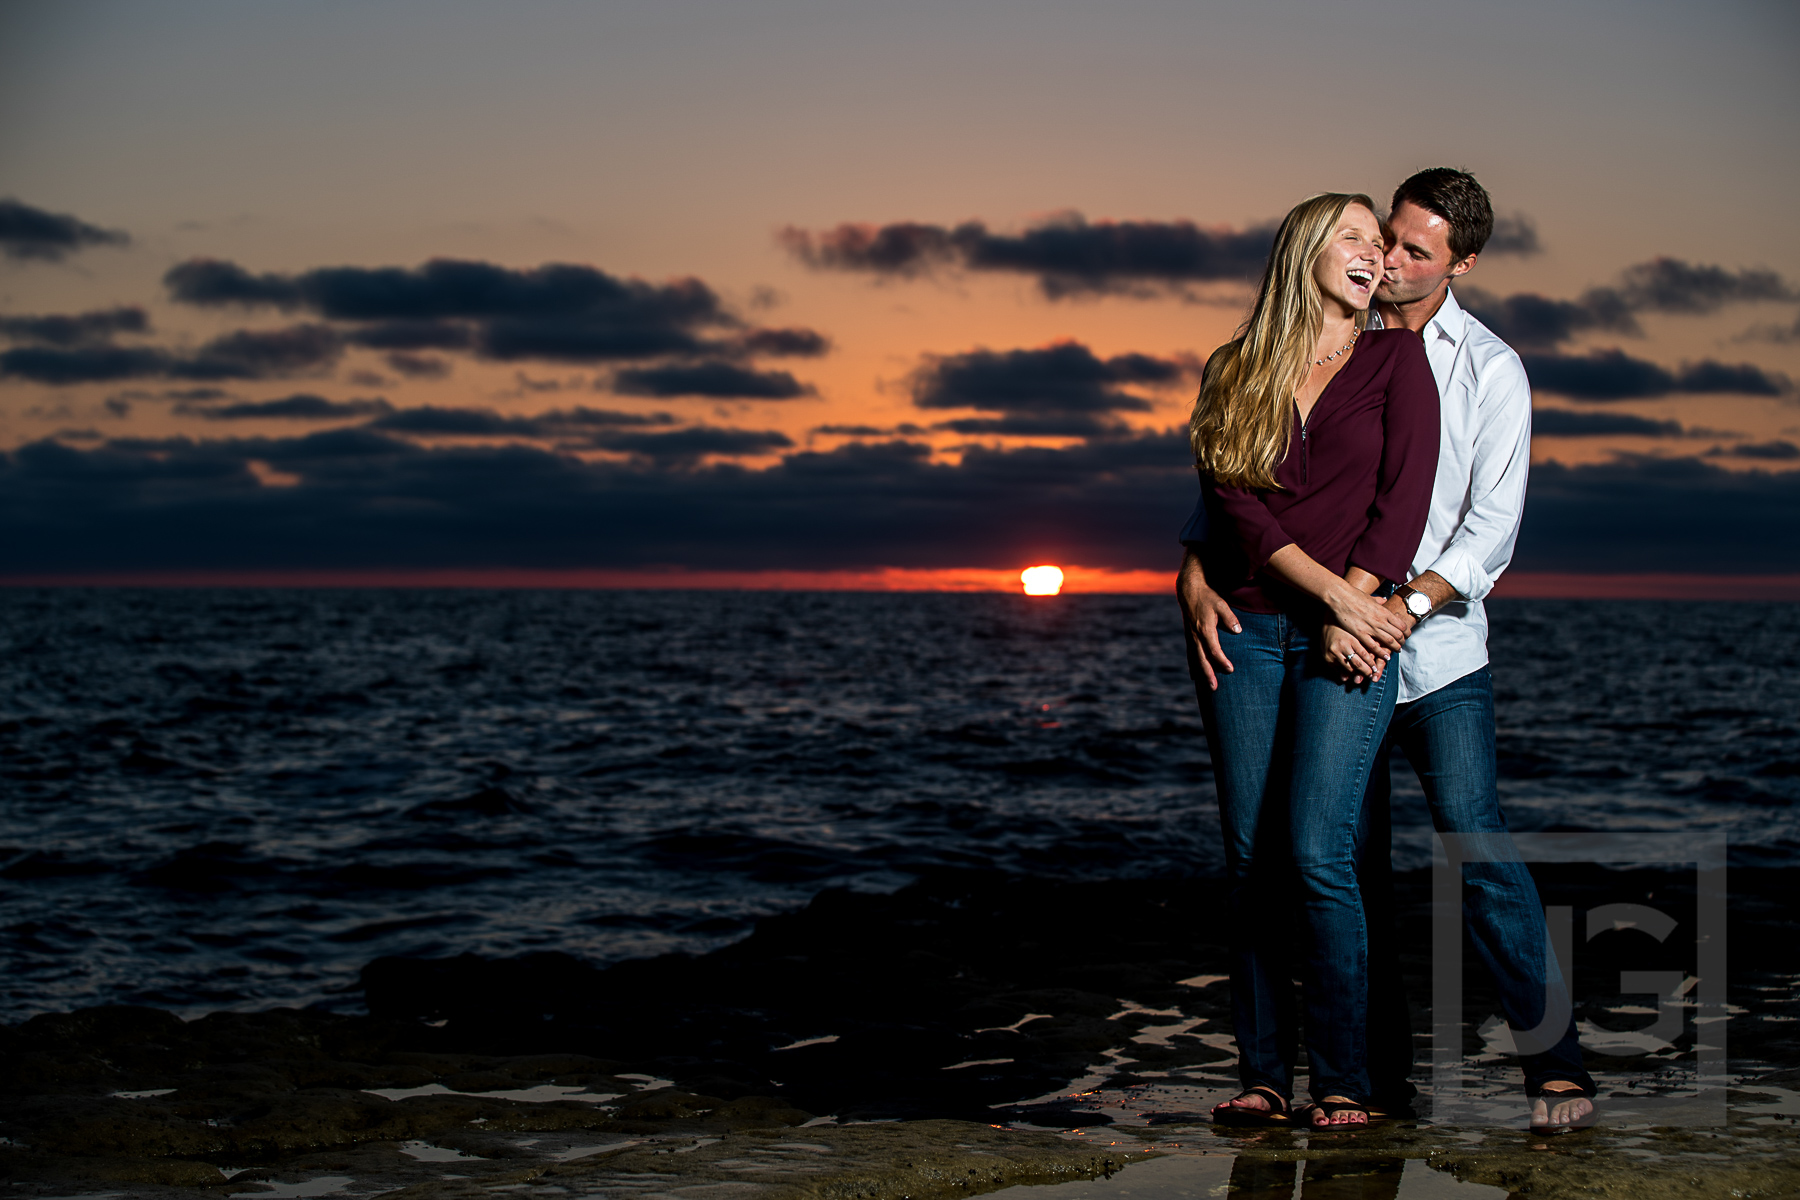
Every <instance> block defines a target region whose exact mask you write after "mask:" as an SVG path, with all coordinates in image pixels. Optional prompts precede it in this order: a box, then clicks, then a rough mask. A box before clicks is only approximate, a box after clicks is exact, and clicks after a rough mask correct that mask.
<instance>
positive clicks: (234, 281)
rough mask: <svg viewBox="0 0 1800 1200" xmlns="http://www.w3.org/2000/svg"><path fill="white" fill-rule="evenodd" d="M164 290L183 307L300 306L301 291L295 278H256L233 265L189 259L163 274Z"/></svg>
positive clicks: (213, 260)
mask: <svg viewBox="0 0 1800 1200" xmlns="http://www.w3.org/2000/svg"><path fill="white" fill-rule="evenodd" d="M163 286H164V287H165V288H167V289H168V290H169V295H170V296H171V297H173V298H174V299H176V300H179V301H181V302H182V303H184V304H199V305H206V306H210V307H218V306H221V305H239V306H242V307H246V308H253V307H257V306H260V305H273V306H274V307H277V308H298V307H299V306H300V289H299V287H298V285H296V284H295V282H294V281H293V279H292V278H290V277H288V276H285V275H253V274H251V273H250V272H249V271H246V270H245V269H244V268H242V267H240V266H238V265H237V264H236V263H234V262H225V261H223V260H221V259H216V258H190V259H189V260H188V261H186V262H184V263H177V264H175V265H174V266H172V267H170V268H169V269H168V271H166V272H165V273H164V274H163Z"/></svg>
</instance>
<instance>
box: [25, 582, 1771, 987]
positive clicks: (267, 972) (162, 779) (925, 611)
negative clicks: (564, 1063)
mask: <svg viewBox="0 0 1800 1200" xmlns="http://www.w3.org/2000/svg"><path fill="white" fill-rule="evenodd" d="M1491 611H1492V615H1493V622H1494V628H1493V637H1492V651H1493V656H1494V671H1495V679H1496V697H1497V703H1498V714H1499V715H1498V721H1499V739H1500V740H1499V746H1500V767H1501V788H1502V793H1503V796H1504V798H1505V801H1506V805H1507V811H1508V814H1509V817H1510V819H1511V821H1512V824H1513V827H1514V828H1515V829H1521V830H1548V829H1604V830H1623V829H1639V830H1656V831H1668V830H1706V831H1709V832H1723V833H1724V834H1725V835H1726V836H1727V837H1728V838H1729V839H1730V842H1731V846H1732V856H1733V860H1734V861H1735V862H1738V863H1743V864H1756V865H1794V864H1800V820H1797V819H1796V815H1795V802H1796V800H1800V638H1797V637H1796V636H1795V629H1796V628H1797V627H1800V605H1792V604H1786V605H1782V604H1743V605H1704V604H1687V603H1660V602H1630V603H1621V602H1552V601H1513V602H1507V601H1499V602H1496V603H1494V604H1493V605H1492V606H1491ZM1395 777H1396V782H1397V784H1398V785H1399V787H1398V791H1397V796H1396V823H1397V824H1398V825H1402V826H1423V825H1425V824H1426V823H1427V818H1426V815H1425V811H1424V806H1423V803H1422V801H1421V799H1420V797H1419V795H1418V792H1417V788H1416V786H1414V785H1413V783H1412V780H1411V776H1410V773H1409V772H1408V771H1407V770H1406V768H1405V767H1404V764H1400V765H1399V766H1398V767H1397V770H1396V776H1395ZM1216 821H1217V811H1216V805H1215V801H1214V797H1213V792H1212V785H1211V776H1210V769H1209V765H1208V756H1207V752H1206V747H1205V743H1204V739H1203V737H1202V735H1201V731H1200V725H1199V720H1198V717H1197V714H1196V712H1195V706H1194V700H1193V692H1192V686H1191V684H1190V683H1189V681H1188V679H1187V675H1186V669H1185V663H1184V659H1183V654H1182V648H1181V642H1180V632H1179V624H1178V618H1177V615H1176V612H1175V607H1174V603H1173V600H1172V599H1170V598H1167V597H1161V596H1064V597H1059V598H1056V599H1054V600H1027V599H1025V598H1023V597H1016V596H1001V595H937V594H924V595H921V594H886V595H881V594H854V593H833V594H802V593H743V592H674V593H670V592H662V593H657V592H523V591H258V590H211V591H179V590H145V591H133V590H107V589H94V590H28V589H14V590H6V591H0V1019H6V1020H17V1019H20V1018H22V1017H25V1016H29V1015H31V1014H33V1013H37V1012H43V1011H48V1010H56V1009H67V1008H71V1007H76V1006H81V1005H90V1004H97V1003H133V1004H151V1005H157V1006H160V1007H165V1008H171V1009H174V1010H176V1011H178V1012H181V1013H183V1014H184V1015H193V1014H196V1013H199V1012H205V1011H211V1010H214V1009H220V1008H243V1009H250V1008H259V1007H268V1006H271V1005H276V1004H306V1003H325V1004H328V1005H332V1006H337V1007H343V1008H346V1009H353V1008H355V1007H357V1006H358V1004H357V1001H358V998H357V996H356V995H355V994H354V993H353V992H352V989H353V987H354V984H355V981H356V975H357V972H358V970H359V969H360V968H361V967H362V965H363V964H364V963H366V962H368V961H369V960H370V959H372V958H375V957H377V956H379V955H384V954H421V955H434V954H449V953H459V952H462V951H465V950H472V951H475V952H478V953H482V954H511V953H518V952H522V951H526V950H536V949H556V950H563V951H567V952H569V953H573V954H577V955H581V956H584V957H587V958H590V959H593V960H595V961H598V962H608V961H615V960H618V959H621V958H628V957H636V956H642V955H647V954H655V953H661V952H665V951H669V950H688V951H695V952H699V951H704V950H708V949H711V948H713V947H715V946H718V945H720V944H723V943H725V942H728V941H731V940H733V939H735V938H737V937H740V936H742V935H743V934H744V933H745V932H747V931H748V929H749V928H750V926H751V924H752V923H753V922H754V921H755V919H756V918H757V917H759V916H761V915H764V914H767V913H770V912H774V911H779V910H781V909H784V908H788V907H792V906H795V905H798V904H801V903H804V902H805V901H806V900H807V899H808V898H809V897H810V896H811V895H813V894H814V893H815V892H817V891H818V890H819V889H820V888H823V887H827V886H848V887H853V888H863V889H890V888H893V887H896V886H899V885H900V884H902V883H904V882H905V881H906V880H908V879H910V878H912V877H914V875H915V874H916V873H918V872H920V871H924V870H930V869H932V868H935V867H954V868H990V869H994V870H1000V871H1007V872H1019V873H1033V874H1037V875H1044V876H1052V877H1061V878H1074V879H1092V878H1111V877H1122V876H1125V877H1129V876H1169V875H1193V874H1209V873H1214V872H1217V871H1218V869H1219V867H1220V860H1221V855H1220V850H1219V846H1218V836H1217V827H1216ZM1396 853H1397V857H1398V860H1399V865H1400V866H1402V867H1406V866H1421V865H1424V864H1425V862H1426V861H1427V860H1426V859H1425V857H1424V855H1425V842H1424V840H1423V839H1421V838H1419V837H1417V836H1416V835H1403V836H1402V837H1400V838H1399V840H1398V845H1397V851H1396Z"/></svg>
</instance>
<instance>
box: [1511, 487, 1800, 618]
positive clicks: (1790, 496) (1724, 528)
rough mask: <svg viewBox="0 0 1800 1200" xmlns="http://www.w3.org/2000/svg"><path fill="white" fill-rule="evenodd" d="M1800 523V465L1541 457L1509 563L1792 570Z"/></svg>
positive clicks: (1538, 567) (1606, 568)
mask: <svg viewBox="0 0 1800 1200" xmlns="http://www.w3.org/2000/svg"><path fill="white" fill-rule="evenodd" d="M1797 524H1800V471H1778V472H1769V471H1728V470H1725V469H1724V468H1722V467H1718V466H1715V465H1713V464H1711V463H1708V462H1705V461H1703V460H1702V459H1700V458H1698V457H1682V458H1651V457H1638V456H1630V457H1624V458H1621V459H1619V460H1617V461H1615V462H1610V463H1598V464H1591V465H1585V466H1579V467H1569V466H1564V465H1562V464H1560V463H1555V462H1549V463H1541V464H1537V465H1534V466H1533V467H1532V468H1531V483H1530V488H1529V493H1528V499H1527V500H1526V504H1525V525H1524V529H1523V530H1522V531H1521V533H1520V536H1519V549H1518V553H1517V555H1516V557H1515V558H1514V560H1513V565H1512V569H1513V570H1515V571H1576V572H1583V573H1588V572H1603V573H1604V572H1624V571H1671V570H1678V571H1691V572H1712V571H1716V572H1720V573H1730V574H1739V573H1741V574H1763V573H1781V572H1791V571H1794V570H1796V569H1800V562H1796V560H1795V556H1794V553H1793V551H1792V550H1791V547H1792V545H1793V530H1794V529H1795V528H1796V525H1797ZM1501 588H1502V590H1503V591H1504V588H1505V580H1504V579H1503V580H1502V581H1501Z"/></svg>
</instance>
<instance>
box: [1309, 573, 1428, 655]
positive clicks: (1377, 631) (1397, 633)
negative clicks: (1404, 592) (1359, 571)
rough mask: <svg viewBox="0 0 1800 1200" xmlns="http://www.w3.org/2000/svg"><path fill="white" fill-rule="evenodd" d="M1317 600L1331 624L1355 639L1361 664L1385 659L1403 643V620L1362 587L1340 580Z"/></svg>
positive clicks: (1404, 632) (1405, 624) (1405, 627)
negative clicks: (1323, 603)
mask: <svg viewBox="0 0 1800 1200" xmlns="http://www.w3.org/2000/svg"><path fill="white" fill-rule="evenodd" d="M1321 599H1323V600H1324V601H1325V607H1326V608H1328V609H1330V610H1331V621H1332V624H1333V625H1334V626H1336V627H1337V628H1338V629H1340V630H1342V631H1344V632H1345V633H1347V634H1349V635H1350V636H1351V637H1353V638H1355V639H1356V642H1357V644H1358V646H1359V647H1360V649H1361V651H1362V654H1361V655H1359V657H1361V658H1362V659H1363V660H1364V664H1365V665H1370V664H1372V663H1373V662H1374V661H1376V660H1379V661H1381V662H1386V661H1387V660H1388V658H1389V657H1390V656H1391V655H1392V654H1393V653H1394V651H1396V650H1398V649H1400V647H1401V646H1402V645H1404V644H1405V643H1406V635H1407V633H1408V630H1407V623H1406V621H1405V620H1403V619H1402V618H1400V617H1399V616H1397V615H1395V613H1394V612H1393V610H1391V609H1389V608H1388V606H1387V605H1385V604H1383V603H1382V602H1381V601H1379V600H1377V599H1375V597H1373V596H1371V595H1369V594H1367V593H1366V592H1364V591H1363V590H1362V589H1360V588H1357V587H1355V586H1354V585H1352V584H1350V583H1348V582H1341V581H1340V583H1339V585H1338V586H1337V587H1333V588H1331V589H1329V590H1328V591H1326V593H1325V595H1324V596H1322V597H1321ZM1372 678H1380V676H1373V677H1372Z"/></svg>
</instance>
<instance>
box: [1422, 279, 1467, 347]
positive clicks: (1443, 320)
mask: <svg viewBox="0 0 1800 1200" xmlns="http://www.w3.org/2000/svg"><path fill="white" fill-rule="evenodd" d="M1431 324H1433V325H1435V326H1436V327H1437V331H1438V336H1439V337H1441V338H1443V339H1444V340H1445V341H1447V342H1449V343H1450V344H1451V345H1453V346H1454V345H1455V344H1456V343H1458V342H1460V341H1462V340H1463V335H1464V334H1465V333H1467V332H1468V331H1469V314H1468V313H1467V312H1465V311H1464V310H1463V306H1462V305H1460V304H1458V303H1457V302H1456V291H1455V289H1453V288H1445V289H1444V302H1443V303H1442V304H1441V305H1439V306H1438V310H1437V314H1436V315H1435V316H1433V317H1432V318H1431Z"/></svg>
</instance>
